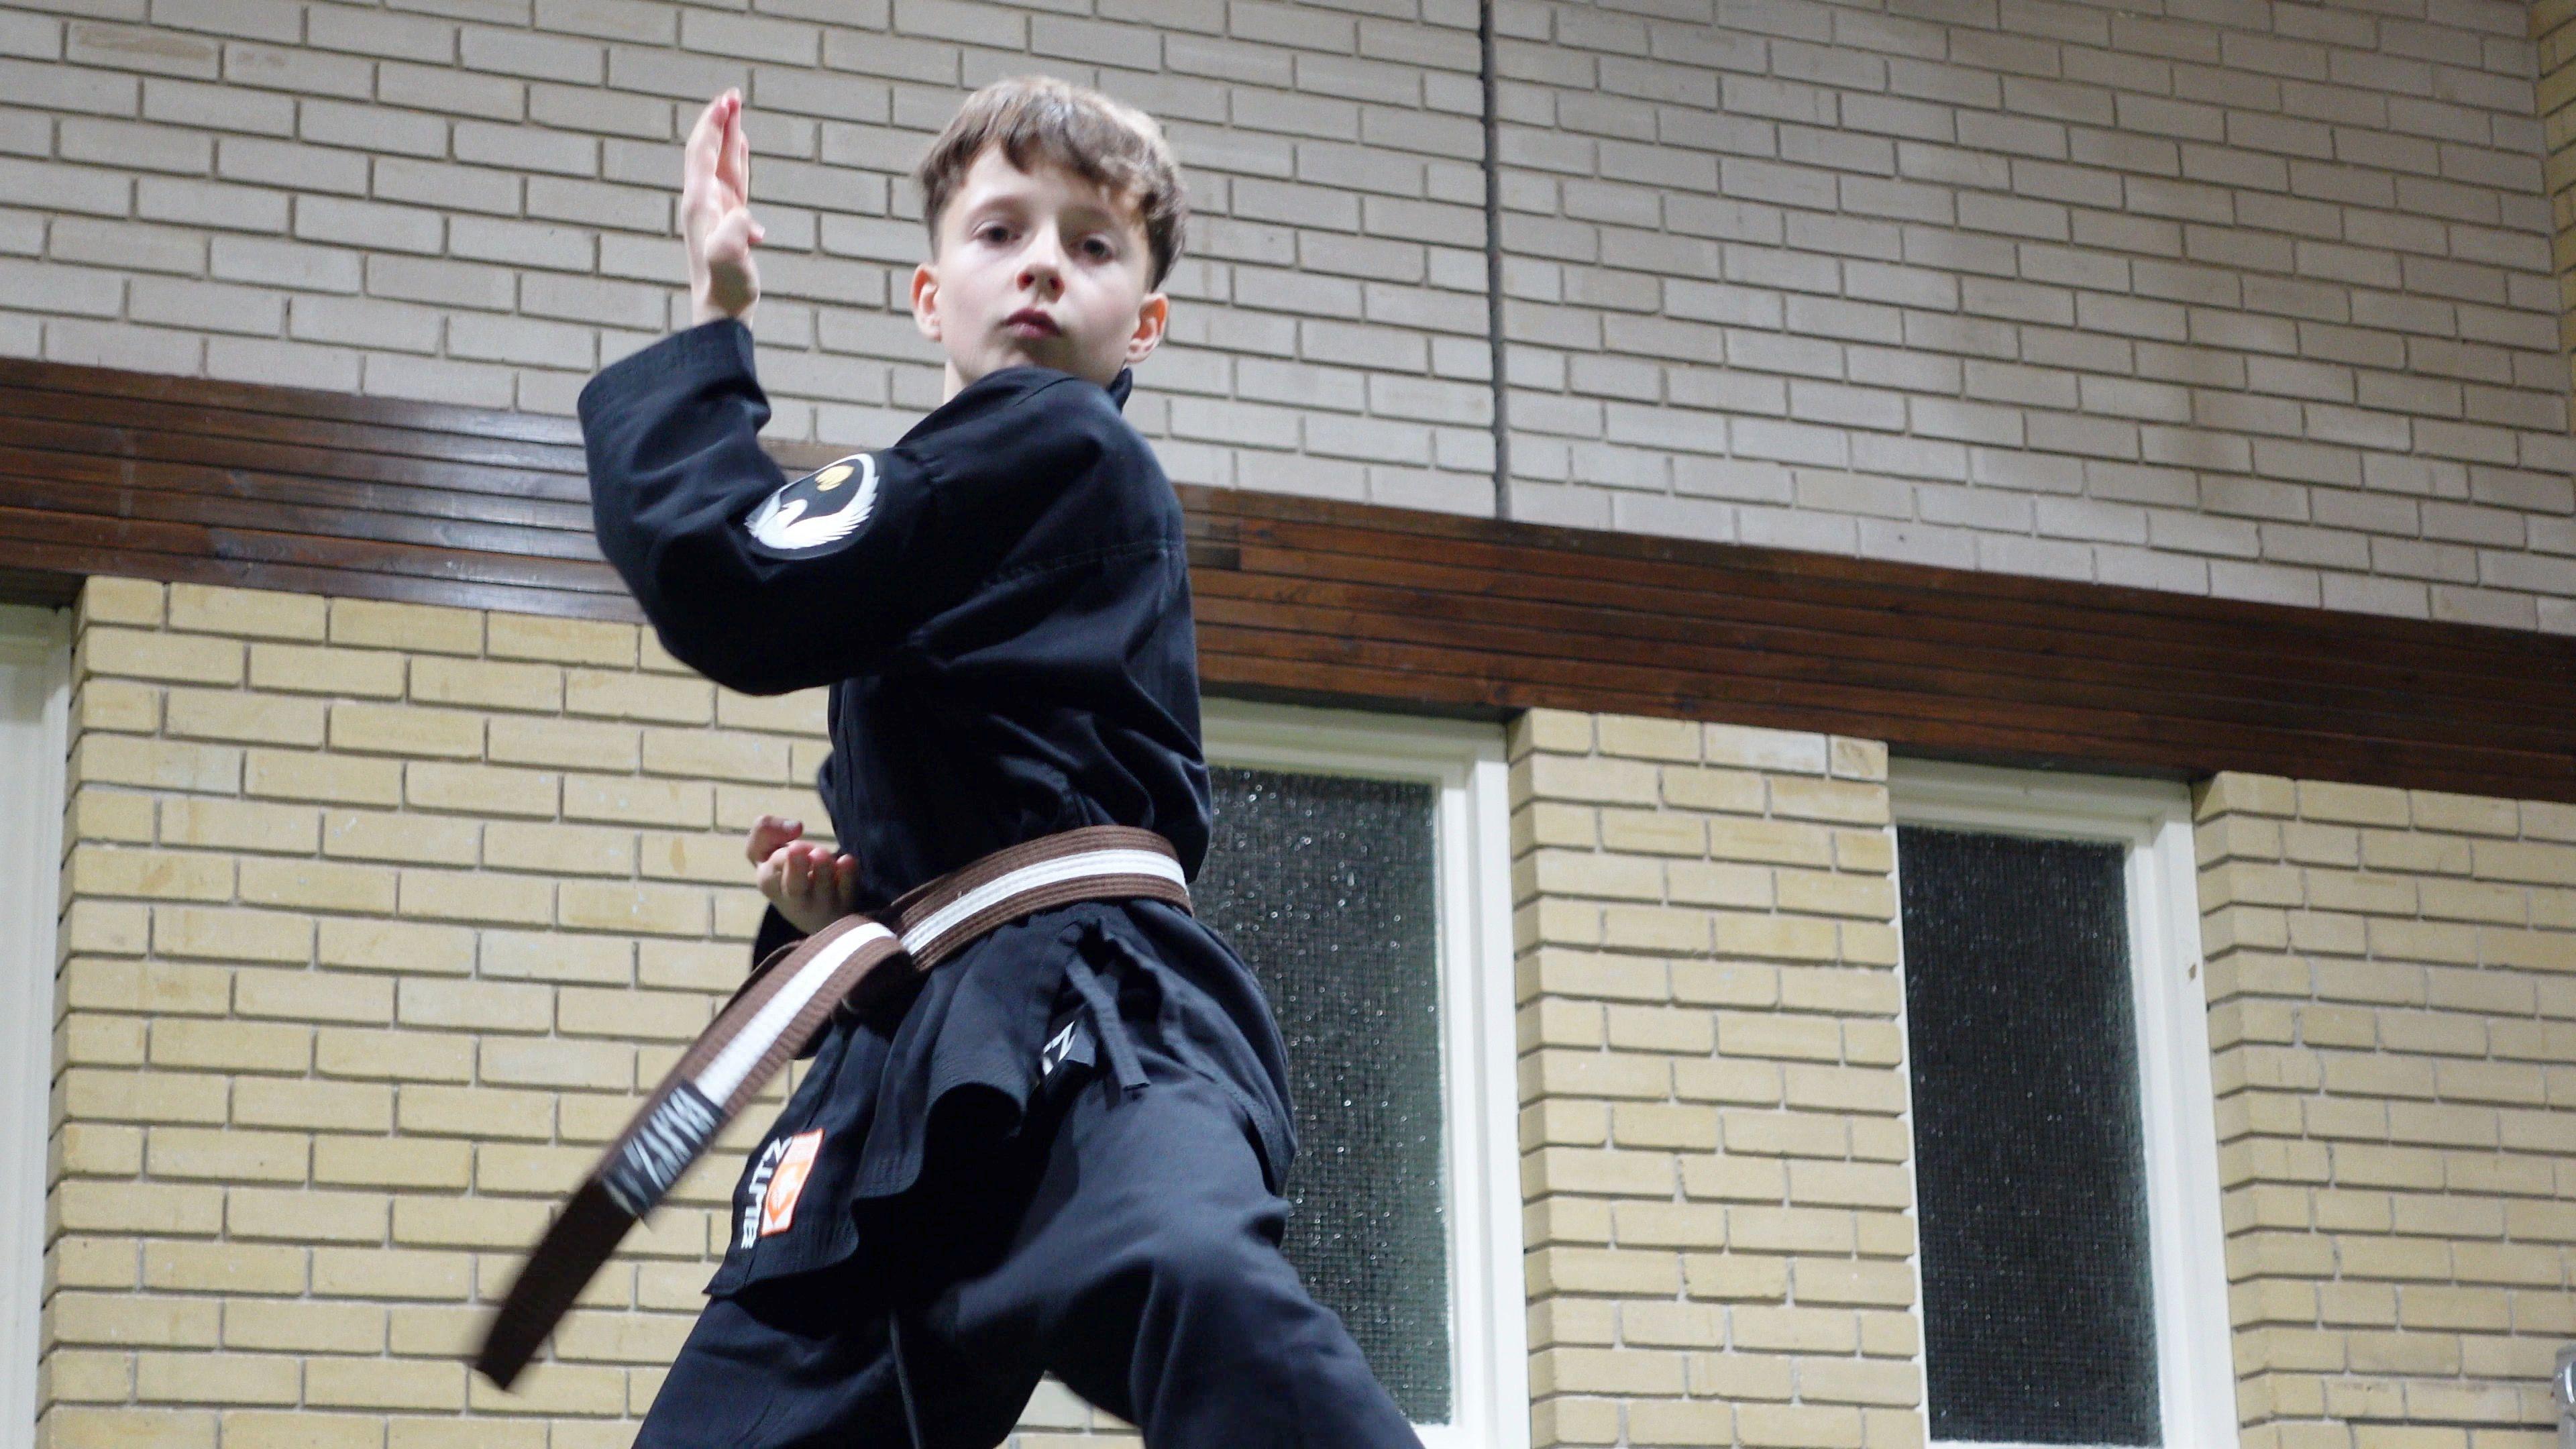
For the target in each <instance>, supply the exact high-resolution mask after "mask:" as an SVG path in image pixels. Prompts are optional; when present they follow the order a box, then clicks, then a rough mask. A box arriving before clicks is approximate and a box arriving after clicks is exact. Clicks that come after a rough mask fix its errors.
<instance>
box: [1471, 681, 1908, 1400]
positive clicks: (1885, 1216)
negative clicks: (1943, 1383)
mask: <svg viewBox="0 0 2576 1449" xmlns="http://www.w3.org/2000/svg"><path fill="white" fill-rule="evenodd" d="M1510 751H1511V760H1512V797H1513V815H1512V849H1513V854H1514V857H1515V859H1514V877H1513V880H1514V895H1515V897H1516V899H1517V900H1518V902H1519V905H1518V908H1517V909H1518V928H1517V931H1516V936H1517V939H1518V943H1519V949H1520V1002H1521V1006H1520V1036H1521V1048H1522V1058H1521V1100H1522V1104H1523V1105H1522V1126H1521V1141H1522V1144H1523V1152H1524V1156H1523V1159H1522V1166H1521V1172H1522V1189H1523V1193H1524V1195H1525V1197H1526V1199H1527V1201H1528V1232H1527V1241H1528V1246H1529V1268H1528V1283H1529V1292H1530V1295H1531V1307H1530V1347H1531V1392H1532V1398H1533V1401H1534V1425H1535V1429H1536V1433H1535V1435H1534V1442H1535V1443H1536V1444H1539V1445H1542V1446H1545V1445H1556V1444H1614V1443H1615V1444H1637V1445H1644V1444H1746V1445H1797V1446H1858V1445H1868V1446H1871V1449H1909V1446H1914V1445H1918V1444H1920V1443H1921V1442H1922V1438H1923V1419H1922V1415H1921V1408H1920V1405H1921V1401H1922V1375H1921V1371H1920V1368H1919V1358H1920V1341H1921V1340H1920V1331H1919V1327H1918V1323H1917V1320H1916V1318H1915V1315H1914V1311H1913V1309H1914V1294H1915V1287H1914V1270H1913V1266H1912V1264H1911V1262H1910V1259H1911V1257H1912V1255H1913V1252H1914V1233H1913V1226H1912V1222H1911V1219H1910V1216H1909V1211H1910V1209H1911V1206H1912V1180H1911V1176H1910V1173H1909V1170H1908V1168H1907V1161H1908V1143H1907V1133H1906V1127H1905V1119H1904V1117H1903V1115H1902V1114H1903V1111H1904V1103H1905V1074H1904V1066H1903V1053H1902V1050H1901V1047H1902V1041H1901V1037H1900V1033H1899V1028H1898V1024H1897V1013H1898V1009H1899V1007H1900V1006H1901V1004H1902V995H1901V993H1900V991H1899V989H1898V983H1897V975H1896V971H1895V969H1894V968H1895V965H1896V934H1895V929H1894V926H1893V924H1892V921H1893V918H1894V916H1895V914H1896V899H1895V889H1894V877H1893V875H1892V873H1891V872H1892V867H1893V864H1894V839H1893V836H1892V834H1891V832H1890V830H1889V828H1888V801H1887V786H1886V764H1887V755H1886V751H1885V749H1884V748H1883V747H1881V746H1879V745H1876V744H1874V743H1870V742H1866V741H1860V740H1850V739H1840V738H1828V737H1826V736H1822V735H1793V734H1781V733H1774V732H1770V731H1761V730H1746V729H1737V728H1731V727H1726V726H1717V725H1710V726H1705V727H1703V726H1700V725H1696V724H1690V723H1686V722H1676V721H1670V720H1649V719H1634V718H1623V717H1617V716H1597V717H1596V716H1590V715H1581V714H1569V713H1563V712H1558V711H1547V710H1541V711H1535V712H1532V713H1530V714H1528V715H1525V716H1523V717H1522V718H1521V719H1520V721H1519V722H1518V723H1516V724H1515V725H1514V726H1513V729H1512V732H1511V740H1510Z"/></svg>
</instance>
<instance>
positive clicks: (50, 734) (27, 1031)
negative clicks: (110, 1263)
mask: <svg viewBox="0 0 2576 1449" xmlns="http://www.w3.org/2000/svg"><path fill="white" fill-rule="evenodd" d="M70 660H71V654H70V648H69V645H68V643H67V642H66V638H65V634H64V630H63V619H62V615H60V614H56V613H52V612H49V611H46V610H43V609H27V608H18V607H14V606H6V605H0V1022H6V1023H7V1031H8V1040H7V1041H6V1042H5V1043H0V1175H5V1179H6V1180H5V1184H0V1314H5V1315H6V1317H5V1319H0V1449H23V1446H26V1445H29V1444H33V1443H34V1442H35V1439H36V1350H37V1339H36V1310H37V1305H38V1303H39V1302H40V1301H41V1300H42V1297H43V1285H44V1247H45V1130H46V1121H47V1118H46V1109H45V1094H46V1092H47V1091H48V1090H49V1089H50V1088H51V1087H52V1085H53V1060H54V1052H53V1030H52V1028H53V1021H54V1006H53V1002H54V917H55V913H56V908H57V902H58V899H59V898H58V897H57V896H56V894H55V879H56V871H57V868H58V867H59V865H60V863H61V855H62V823H63V753H64V737H65V731H66V727H67V722H68V709H67V706H68V700H69V696H70V685H69V682H68V680H69V676H70Z"/></svg>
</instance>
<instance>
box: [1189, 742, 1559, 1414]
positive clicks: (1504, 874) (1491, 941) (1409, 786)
mask: <svg viewBox="0 0 2576 1449" xmlns="http://www.w3.org/2000/svg"><path fill="white" fill-rule="evenodd" d="M1206 740H1207V751H1208V760H1209V765H1210V769H1211V772H1212V774H1213V776H1214V785H1215V792H1216V809H1217V820H1216V834H1215V837H1214V840H1213V841H1212V843H1211V845H1210V848H1209V852H1208V862H1207V865H1206V867H1205V868H1204V869H1203V870H1202V871H1201V873H1200V875H1199V879H1198V880H1197V881H1196V882H1195V883H1194V884H1193V886H1192V892H1193V895H1194V897H1195V899H1196V903H1197V906H1198V910H1199V913H1200V915H1201V916H1202V917H1203V918H1204V919H1206V920H1207V921H1208V922H1209V923H1210V924H1212V925H1213V926H1215V927H1216V929H1217V930H1218V931H1219V932H1220V933H1222V934H1223V935H1224V936H1225V937H1226V938H1227V939H1228V940H1229V941H1231V942H1232V943H1233V944H1234V945H1235V947H1236V949H1238V950H1239V951H1241V952H1242V954H1243V956H1244V959H1245V960H1246V961H1248V962H1249V963H1250V964H1251V966H1252V968H1253V970H1254V973H1255V974H1256V975H1257V976H1258V977H1259V978H1260V980H1261V982H1262V986H1263V988H1264V990H1265V991H1267V992H1268V993H1269V996H1270V1000H1271V1005H1272V1008H1273V1009H1274V1010H1275V1011H1276V1012H1277V1014H1278V1017H1279V1023H1280V1029H1281V1031H1282V1033H1283V1035H1284V1036H1285V1037H1286V1039H1287V1043H1288V1056H1289V1071H1290V1085H1291V1087H1292V1089H1293V1092H1294V1095H1295V1107H1296V1114H1297V1121H1296V1126H1297V1136H1298V1149H1299V1150H1298V1158H1297V1164H1296V1167H1295V1168H1294V1170H1293V1171H1292V1172H1291V1173H1290V1181H1289V1184H1288V1188H1289V1197H1290V1204H1291V1210H1290V1217H1289V1227H1288V1239H1287V1249H1288V1256H1289V1258H1290V1260H1291V1261H1293V1262H1294V1263H1295V1264H1296V1265H1297V1270H1298V1272H1299V1274H1300V1276H1302V1277H1303V1278H1304V1279H1305V1280H1306V1282H1307V1285H1308V1286H1309V1287H1310V1288H1311V1289H1312V1290H1313V1291H1314V1292H1315V1295H1316V1297H1317V1298H1319V1299H1320V1300H1322V1301H1323V1302H1324V1303H1325V1304H1326V1305H1327V1306H1329V1307H1331V1308H1333V1309H1334V1310H1335V1311H1336V1312H1338V1313H1340V1314H1341V1315H1342V1317H1343V1319H1344V1321H1345V1322H1347V1323H1348V1324H1349V1325H1350V1327H1351V1331H1352V1335H1353V1337H1355V1338H1356V1339H1358V1341H1359V1344H1360V1347H1361V1349H1362V1350H1363V1351H1364V1352H1365V1353H1366V1354H1367V1355H1368V1358H1369V1363H1370V1367H1371V1368H1372V1369H1373V1370H1374V1371H1375V1372H1376V1373H1377V1375H1378V1378H1379V1379H1380V1381H1381V1382H1383V1383H1385V1384H1386V1386H1387V1388H1388V1390H1389V1391H1390V1392H1392V1393H1393V1394H1394V1395H1395V1398H1396V1402H1397V1403H1398V1404H1400V1405H1402V1406H1403V1407H1404V1409H1405V1411H1406V1413H1407V1414H1408V1415H1409V1416H1410V1417H1411V1418H1412V1419H1413V1420H1414V1422H1415V1424H1416V1426H1417V1428H1418V1429H1419V1431H1420V1433H1421V1435H1422V1440H1423V1443H1424V1445H1425V1446H1426V1449H1453V1446H1455V1449H1464V1446H1467V1445H1477V1446H1485V1445H1523V1444H1526V1443H1528V1434H1529V1415H1528V1409H1527V1405H1528V1403H1529V1394H1528V1387H1527V1367H1526V1354H1525V1348H1524V1323H1525V1312H1524V1304H1525V1301H1526V1299H1525V1295H1524V1293H1523V1289H1522V1280H1521V1237H1520V1226H1521V1202H1520V1190H1519V1180H1520V1177H1519V1161H1520V1157H1519V1147H1518V1136H1517V1132H1518V1128H1517V1089H1516V1087H1515V1084H1514V1075H1513V1071H1514V1069H1513V1036H1512V1000H1513V992H1512V962H1511V916H1510V910H1511V907H1510V898H1511V897H1510V883H1509V874H1508V871H1509V867H1508V863H1507V851H1508V836H1507V830H1508V824H1507V815H1506V811H1507V808H1508V807H1507V803H1506V800H1505V791H1504V766H1503V754H1502V741H1501V738H1500V733H1499V731H1497V730H1496V729H1494V728H1493V727H1491V726H1485V725H1471V724H1463V723H1455V722H1451V721H1443V720H1417V719H1399V718H1394V717H1389V716H1379V715H1364V714H1353V713H1343V712H1337V711H1328V710H1313V709H1291V708H1287V707H1280V706H1255V705H1250V704H1244V703H1240V702H1237V701H1231V700H1217V699H1211V700H1208V701H1207V702H1206Z"/></svg>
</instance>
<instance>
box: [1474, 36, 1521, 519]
mask: <svg viewBox="0 0 2576 1449" xmlns="http://www.w3.org/2000/svg"><path fill="white" fill-rule="evenodd" d="M1476 44H1477V47H1478V49H1479V50H1480V51H1481V52H1482V56H1483V60H1482V64H1483V67H1484V75H1483V80H1484V82H1485V336H1486V340H1487V341H1488V342H1490V343H1491V344H1492V346H1493V364H1492V369H1493V375H1494V381H1493V387H1494V516H1495V517H1496V518H1509V517H1511V516H1512V409H1511V400H1510V396H1509V385H1510V379H1509V377H1508V375H1507V374H1506V372H1505V371H1504V368H1503V168H1502V158H1501V157H1500V156H1499V155H1498V154H1497V152H1498V149H1499V148H1498V147H1497V146H1496V144H1495V142H1496V138H1497V137H1498V136H1499V135H1500V134H1501V132H1502V121H1501V119H1500V114H1501V113H1500V110H1499V108H1498V107H1497V106H1496V105H1495V100H1494V92H1495V86H1496V81H1495V77H1494V0H1484V3H1483V4H1481V5H1479V6H1477V7H1476Z"/></svg>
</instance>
